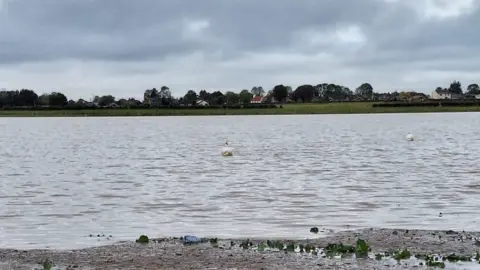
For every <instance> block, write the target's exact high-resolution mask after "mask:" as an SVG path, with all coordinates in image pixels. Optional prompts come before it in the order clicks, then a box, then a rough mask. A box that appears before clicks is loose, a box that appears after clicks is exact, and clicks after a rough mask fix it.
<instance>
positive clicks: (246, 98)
mask: <svg viewBox="0 0 480 270" xmlns="http://www.w3.org/2000/svg"><path fill="white" fill-rule="evenodd" d="M252 98H253V94H252V93H250V91H248V90H247V89H243V90H242V91H241V92H240V94H239V101H240V103H243V104H247V103H250V101H251V100H252Z"/></svg>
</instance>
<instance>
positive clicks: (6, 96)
mask: <svg viewBox="0 0 480 270" xmlns="http://www.w3.org/2000/svg"><path fill="white" fill-rule="evenodd" d="M436 90H438V91H448V92H450V93H455V94H465V95H480V87H479V85H478V84H476V83H473V84H470V85H468V86H467V88H466V91H465V93H464V91H463V88H462V84H461V83H460V82H459V81H453V82H452V83H451V84H450V85H449V87H448V88H442V87H437V88H436ZM415 94H421V93H416V92H415V91H409V92H397V91H394V92H392V93H390V92H388V93H379V92H374V89H373V87H372V85H371V84H370V83H362V84H361V85H360V86H358V87H357V88H356V89H354V90H351V89H350V88H348V87H346V86H343V85H338V84H332V83H322V84H317V85H311V84H304V85H300V86H298V87H297V88H295V89H293V88H292V87H291V86H288V85H283V84H279V85H276V86H274V87H273V88H272V89H271V90H269V91H265V90H264V88H263V87H262V86H254V87H252V89H250V90H248V89H243V90H241V91H239V92H233V91H227V92H225V93H222V92H221V91H213V92H208V91H206V90H200V91H199V92H198V93H197V92H196V91H195V90H192V89H190V90H188V91H187V92H186V93H185V95H183V96H182V97H179V98H176V97H173V96H172V94H171V91H170V88H169V87H167V86H162V87H161V88H160V89H159V90H157V89H156V88H152V89H147V90H145V91H144V95H143V100H137V99H135V98H128V99H125V98H121V99H116V98H115V97H114V96H112V95H104V96H95V97H94V98H93V99H91V100H88V101H87V100H84V99H79V100H77V101H74V100H69V99H68V98H67V96H66V95H65V94H63V93H60V92H51V93H45V94H41V95H40V96H39V95H38V94H37V93H35V91H33V90H30V89H21V90H5V89H4V90H2V91H0V107H3V108H8V107H44V108H51V107H55V108H84V107H124V108H125V107H172V106H198V105H199V104H200V105H201V104H202V103H204V104H206V106H225V105H228V106H233V105H242V104H244V105H245V104H250V103H251V100H252V98H254V97H255V96H261V97H263V98H262V103H267V104H268V103H287V102H292V103H298V102H300V103H309V102H329V101H348V100H352V99H351V98H352V97H362V98H363V100H375V98H376V97H378V96H379V95H388V96H392V97H397V96H398V97H402V96H412V95H415ZM422 95H423V94H422Z"/></svg>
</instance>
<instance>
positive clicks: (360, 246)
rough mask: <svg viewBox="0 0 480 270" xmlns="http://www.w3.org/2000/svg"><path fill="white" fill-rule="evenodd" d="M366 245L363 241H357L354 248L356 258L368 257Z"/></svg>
mask: <svg viewBox="0 0 480 270" xmlns="http://www.w3.org/2000/svg"><path fill="white" fill-rule="evenodd" d="M368 250H369V248H368V245H367V242H366V241H365V240H363V239H360V238H359V239H357V245H356V247H355V256H356V257H357V258H366V257H368Z"/></svg>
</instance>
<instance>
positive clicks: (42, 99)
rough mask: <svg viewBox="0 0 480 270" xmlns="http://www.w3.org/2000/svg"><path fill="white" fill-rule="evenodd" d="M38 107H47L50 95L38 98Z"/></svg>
mask: <svg viewBox="0 0 480 270" xmlns="http://www.w3.org/2000/svg"><path fill="white" fill-rule="evenodd" d="M38 105H40V106H48V105H50V94H42V95H41V96H39V97H38Z"/></svg>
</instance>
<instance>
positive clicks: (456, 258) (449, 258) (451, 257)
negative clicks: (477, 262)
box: [444, 253, 472, 262]
mask: <svg viewBox="0 0 480 270" xmlns="http://www.w3.org/2000/svg"><path fill="white" fill-rule="evenodd" d="M444 258H445V259H446V260H447V261H449V262H469V261H471V260H472V257H469V256H459V255H456V254H455V253H452V254H450V255H448V256H446V257H444Z"/></svg>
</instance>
